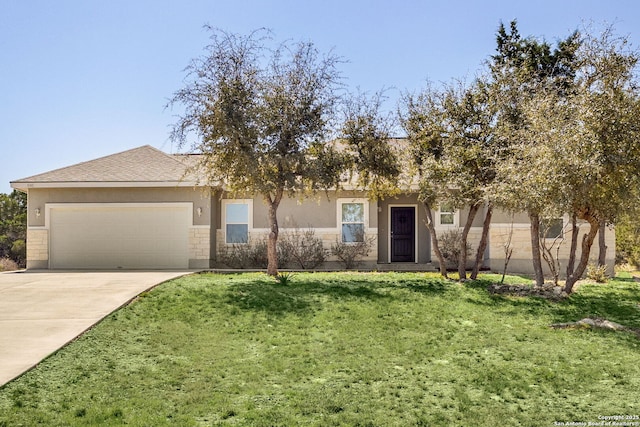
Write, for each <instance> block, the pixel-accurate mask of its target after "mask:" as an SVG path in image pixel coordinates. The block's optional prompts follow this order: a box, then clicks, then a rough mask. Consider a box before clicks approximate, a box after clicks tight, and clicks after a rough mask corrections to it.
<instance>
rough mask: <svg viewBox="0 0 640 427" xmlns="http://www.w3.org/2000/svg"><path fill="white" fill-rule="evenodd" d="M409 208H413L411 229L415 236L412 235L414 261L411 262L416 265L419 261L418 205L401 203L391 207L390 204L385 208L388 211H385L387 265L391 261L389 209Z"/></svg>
mask: <svg viewBox="0 0 640 427" xmlns="http://www.w3.org/2000/svg"><path fill="white" fill-rule="evenodd" d="M410 207H412V208H413V215H414V220H413V228H414V230H413V232H414V234H415V235H414V238H413V241H414V245H415V248H414V250H413V251H414V255H413V258H414V260H413V262H414V263H415V264H417V263H418V259H419V257H418V205H417V204H412V203H403V204H393V205H391V204H390V205H388V208H387V209H388V211H387V217H388V228H387V230H389V231H388V233H387V242H388V248H389V249H388V254H387V256H388V258H387V261H388V262H389V264H392V261H391V208H410Z"/></svg>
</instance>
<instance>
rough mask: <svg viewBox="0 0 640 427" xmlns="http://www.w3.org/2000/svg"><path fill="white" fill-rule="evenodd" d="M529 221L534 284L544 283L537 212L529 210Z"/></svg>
mask: <svg viewBox="0 0 640 427" xmlns="http://www.w3.org/2000/svg"><path fill="white" fill-rule="evenodd" d="M529 220H530V221H531V259H532V261H533V272H534V274H535V277H536V286H542V285H544V272H543V271H542V259H541V257H540V216H539V215H538V213H537V212H533V211H529Z"/></svg>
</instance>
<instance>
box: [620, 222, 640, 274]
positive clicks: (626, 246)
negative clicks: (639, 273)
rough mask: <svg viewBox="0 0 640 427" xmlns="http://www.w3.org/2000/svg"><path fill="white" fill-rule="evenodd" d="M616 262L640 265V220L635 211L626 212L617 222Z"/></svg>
mask: <svg viewBox="0 0 640 427" xmlns="http://www.w3.org/2000/svg"><path fill="white" fill-rule="evenodd" d="M616 264H632V265H634V266H636V267H640V222H639V221H638V216H637V215H636V214H635V213H626V214H624V215H622V216H621V218H620V219H619V220H618V222H617V224H616Z"/></svg>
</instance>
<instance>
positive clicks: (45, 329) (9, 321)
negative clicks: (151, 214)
mask: <svg viewBox="0 0 640 427" xmlns="http://www.w3.org/2000/svg"><path fill="white" fill-rule="evenodd" d="M189 273H190V272H189V271H115V272H85V271H60V272H58V271H46V272H44V271H39V272H5V273H0V386H1V385H3V384H6V383H7V382H9V381H11V380H12V379H14V378H16V377H18V376H19V375H21V374H22V373H23V372H25V371H27V370H29V369H31V368H32V367H34V366H35V365H37V364H38V363H39V362H40V361H41V360H42V359H44V358H45V357H47V356H49V355H50V354H52V353H53V352H55V351H56V350H58V349H60V348H61V347H63V346H64V345H65V344H67V343H68V342H69V341H71V340H73V339H74V338H76V337H77V336H78V335H80V334H82V333H83V332H84V331H86V330H87V329H89V328H90V327H91V326H93V325H95V324H96V323H98V322H99V321H100V320H102V319H103V318H104V317H105V316H107V315H108V314H109V313H112V312H113V311H115V310H116V309H118V308H120V307H121V306H122V305H124V304H126V303H127V302H129V301H130V300H131V299H133V298H135V297H136V296H137V295H139V294H140V293H142V292H144V291H146V290H148V289H150V288H152V287H154V286H155V285H157V284H159V283H162V282H165V281H167V280H170V279H173V278H175V277H179V276H183V275H185V274H189Z"/></svg>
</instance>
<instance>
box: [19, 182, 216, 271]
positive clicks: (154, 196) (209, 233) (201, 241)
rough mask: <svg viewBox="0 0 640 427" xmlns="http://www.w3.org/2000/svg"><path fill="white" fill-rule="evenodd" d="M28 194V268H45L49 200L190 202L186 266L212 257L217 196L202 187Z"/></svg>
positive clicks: (201, 263)
mask: <svg viewBox="0 0 640 427" xmlns="http://www.w3.org/2000/svg"><path fill="white" fill-rule="evenodd" d="M27 194H28V206H29V208H28V215H27V217H28V218H27V221H28V230H27V268H48V262H49V247H48V244H49V242H48V230H47V229H46V228H44V227H45V225H46V223H47V218H46V215H47V210H46V209H45V207H46V205H47V204H48V203H176V202H183V203H184V202H186V203H192V204H193V217H192V225H193V227H191V228H190V229H189V267H190V268H209V267H210V265H211V260H212V259H214V258H215V254H212V253H211V252H212V251H211V249H212V248H215V247H216V240H215V239H216V232H215V227H214V228H213V230H212V227H211V226H210V225H211V224H215V223H216V222H219V219H218V216H217V215H218V212H217V211H216V209H215V203H214V206H213V207H214V209H212V200H216V198H217V196H216V195H215V194H214V195H213V196H212V195H211V194H210V193H209V192H208V191H207V190H205V189H203V188H193V187H162V188H138V187H133V188H129V187H125V188H31V189H29V190H28V193H27ZM36 209H38V212H39V215H37V214H36Z"/></svg>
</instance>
